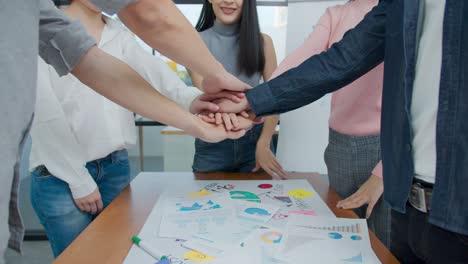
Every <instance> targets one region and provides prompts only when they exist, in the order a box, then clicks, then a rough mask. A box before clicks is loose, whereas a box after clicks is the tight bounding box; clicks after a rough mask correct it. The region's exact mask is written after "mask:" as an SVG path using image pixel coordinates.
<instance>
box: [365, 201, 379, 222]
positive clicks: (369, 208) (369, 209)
mask: <svg viewBox="0 0 468 264" xmlns="http://www.w3.org/2000/svg"><path fill="white" fill-rule="evenodd" d="M376 203H377V201H371V202H370V203H369V204H368V205H367V210H366V219H369V217H370V216H371V214H372V210H374V206H375V204H376Z"/></svg>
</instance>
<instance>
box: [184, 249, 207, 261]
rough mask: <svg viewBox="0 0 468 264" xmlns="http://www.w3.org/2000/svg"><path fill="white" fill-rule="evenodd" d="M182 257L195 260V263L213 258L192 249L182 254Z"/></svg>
mask: <svg viewBox="0 0 468 264" xmlns="http://www.w3.org/2000/svg"><path fill="white" fill-rule="evenodd" d="M183 258H184V259H188V260H191V261H195V262H197V263H200V262H205V261H210V260H213V259H214V258H213V257H211V256H208V255H205V254H203V253H201V252H198V251H195V250H192V251H189V252H187V253H185V254H184V256H183Z"/></svg>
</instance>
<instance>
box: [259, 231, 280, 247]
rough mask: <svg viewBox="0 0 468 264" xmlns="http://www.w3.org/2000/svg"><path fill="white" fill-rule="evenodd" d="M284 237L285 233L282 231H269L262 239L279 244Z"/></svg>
mask: <svg viewBox="0 0 468 264" xmlns="http://www.w3.org/2000/svg"><path fill="white" fill-rule="evenodd" d="M282 238H283V234H281V233H280V232H268V233H265V234H263V236H262V237H261V239H262V241H263V242H265V243H271V244H278V243H279V242H281V239H282Z"/></svg>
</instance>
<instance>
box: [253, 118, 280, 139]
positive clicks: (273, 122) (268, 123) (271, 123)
mask: <svg viewBox="0 0 468 264" xmlns="http://www.w3.org/2000/svg"><path fill="white" fill-rule="evenodd" d="M278 120H279V115H273V116H269V117H267V118H265V122H264V123H263V129H262V134H261V135H260V138H259V139H258V142H257V145H258V144H261V145H267V146H269V145H270V143H271V139H272V138H273V135H274V134H275V132H276V126H277V125H278Z"/></svg>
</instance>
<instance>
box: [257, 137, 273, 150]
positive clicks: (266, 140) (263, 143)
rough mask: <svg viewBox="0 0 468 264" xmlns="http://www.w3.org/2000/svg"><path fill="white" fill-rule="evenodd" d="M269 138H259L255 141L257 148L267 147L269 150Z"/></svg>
mask: <svg viewBox="0 0 468 264" xmlns="http://www.w3.org/2000/svg"><path fill="white" fill-rule="evenodd" d="M270 144H271V137H266V136H260V138H259V139H258V141H257V147H267V148H270Z"/></svg>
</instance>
